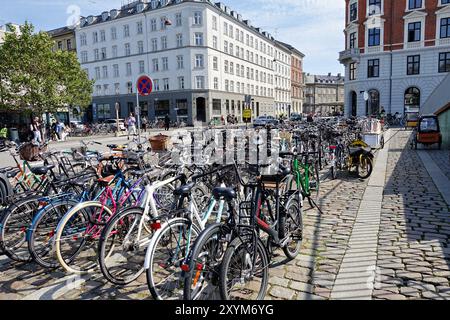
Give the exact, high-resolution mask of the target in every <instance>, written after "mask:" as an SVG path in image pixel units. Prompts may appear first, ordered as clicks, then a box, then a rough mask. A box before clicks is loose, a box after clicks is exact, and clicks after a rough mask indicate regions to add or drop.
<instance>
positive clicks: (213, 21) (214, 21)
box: [212, 16, 217, 31]
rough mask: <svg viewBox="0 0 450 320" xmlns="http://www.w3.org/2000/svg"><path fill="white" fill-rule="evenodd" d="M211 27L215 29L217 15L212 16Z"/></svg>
mask: <svg viewBox="0 0 450 320" xmlns="http://www.w3.org/2000/svg"><path fill="white" fill-rule="evenodd" d="M212 28H213V30H216V31H217V17H216V16H213V17H212Z"/></svg>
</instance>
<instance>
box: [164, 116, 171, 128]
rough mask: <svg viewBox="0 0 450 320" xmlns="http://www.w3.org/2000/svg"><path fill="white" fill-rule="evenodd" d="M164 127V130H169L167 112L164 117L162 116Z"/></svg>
mask: <svg viewBox="0 0 450 320" xmlns="http://www.w3.org/2000/svg"><path fill="white" fill-rule="evenodd" d="M164 127H165V130H166V131H169V130H170V117H169V115H168V114H166V117H165V118H164Z"/></svg>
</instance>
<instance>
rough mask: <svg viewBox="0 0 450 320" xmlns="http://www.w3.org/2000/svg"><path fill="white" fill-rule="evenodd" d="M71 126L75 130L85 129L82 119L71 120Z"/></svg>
mask: <svg viewBox="0 0 450 320" xmlns="http://www.w3.org/2000/svg"><path fill="white" fill-rule="evenodd" d="M70 127H71V128H72V129H75V130H79V131H83V130H84V129H85V125H84V124H83V123H82V122H81V121H75V120H72V121H70Z"/></svg>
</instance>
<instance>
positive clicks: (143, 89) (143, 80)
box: [137, 76, 153, 97]
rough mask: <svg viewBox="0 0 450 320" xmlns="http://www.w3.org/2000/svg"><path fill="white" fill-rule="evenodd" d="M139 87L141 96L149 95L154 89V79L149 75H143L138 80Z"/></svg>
mask: <svg viewBox="0 0 450 320" xmlns="http://www.w3.org/2000/svg"><path fill="white" fill-rule="evenodd" d="M137 89H138V92H139V94H140V95H141V96H144V97H146V96H148V95H150V93H152V91H153V81H152V79H151V78H150V77H148V76H142V77H140V78H139V79H138V81H137Z"/></svg>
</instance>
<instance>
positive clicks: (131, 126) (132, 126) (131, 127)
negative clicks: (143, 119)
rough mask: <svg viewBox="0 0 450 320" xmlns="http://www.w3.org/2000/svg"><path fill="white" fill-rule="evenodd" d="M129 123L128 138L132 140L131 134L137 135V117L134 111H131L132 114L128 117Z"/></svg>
mask: <svg viewBox="0 0 450 320" xmlns="http://www.w3.org/2000/svg"><path fill="white" fill-rule="evenodd" d="M127 124H128V140H130V135H133V136H135V135H136V134H137V131H136V118H135V117H134V114H133V113H130V116H129V117H128V119H127Z"/></svg>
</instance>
